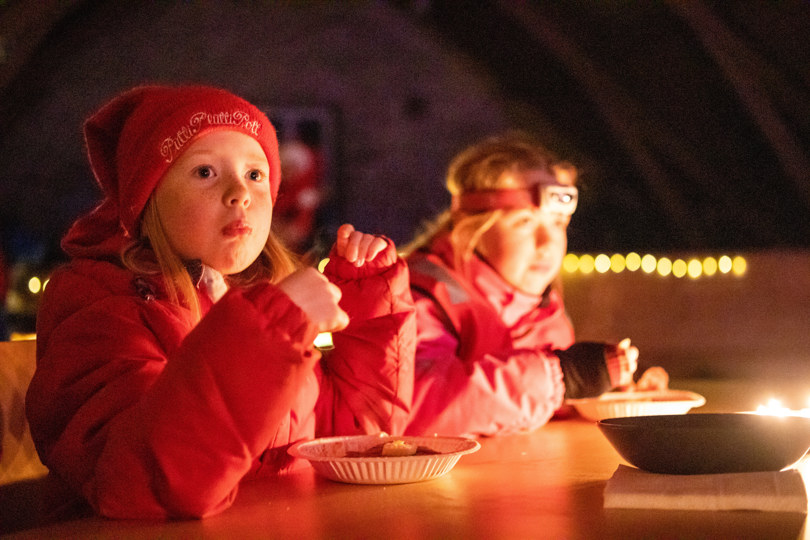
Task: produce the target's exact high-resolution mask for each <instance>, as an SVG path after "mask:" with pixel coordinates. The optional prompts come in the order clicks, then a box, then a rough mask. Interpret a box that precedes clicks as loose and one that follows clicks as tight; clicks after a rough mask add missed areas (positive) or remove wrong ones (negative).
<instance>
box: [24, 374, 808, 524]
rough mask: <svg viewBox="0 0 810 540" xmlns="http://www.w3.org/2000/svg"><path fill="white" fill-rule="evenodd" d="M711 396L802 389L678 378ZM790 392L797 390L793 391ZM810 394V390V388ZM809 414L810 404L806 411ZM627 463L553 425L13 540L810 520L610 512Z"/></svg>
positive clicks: (573, 427) (737, 407)
mask: <svg viewBox="0 0 810 540" xmlns="http://www.w3.org/2000/svg"><path fill="white" fill-rule="evenodd" d="M672 386H673V387H674V388H680V389H687V390H692V391H695V392H698V393H701V394H703V395H704V396H706V399H707V403H706V405H704V406H703V407H701V408H700V409H697V412H734V411H741V410H752V409H754V408H755V407H756V405H758V404H761V403H763V402H764V400H767V399H768V398H770V397H774V396H780V397H785V399H787V398H788V397H795V396H798V395H799V393H800V392H801V391H803V389H801V388H799V386H798V385H797V384H796V383H795V382H792V383H784V382H781V383H773V384H772V385H770V386H768V385H767V384H762V383H758V384H756V385H755V384H752V383H750V382H748V383H747V382H741V381H698V380H694V381H674V382H673V383H672ZM788 387H789V389H788ZM808 390H810V386H809V387H808ZM802 406H806V404H803V405H802ZM621 463H623V461H622V459H621V458H620V457H619V456H618V454H616V452H615V451H614V450H613V448H612V447H611V446H610V444H609V443H608V442H607V440H606V439H605V438H604V437H603V436H602V434H601V433H600V432H599V430H598V428H597V427H596V425H595V424H594V423H592V422H588V421H585V420H582V419H579V418H571V419H567V420H555V421H552V422H551V423H549V424H548V425H546V426H544V427H543V428H542V429H539V430H537V431H535V432H532V433H527V434H517V435H510V436H502V437H495V438H487V439H482V440H481V449H480V450H479V451H478V452H476V453H474V454H471V455H467V456H464V457H462V458H461V460H460V461H459V463H458V464H457V465H456V467H455V468H454V469H453V470H452V471H451V472H450V473H448V474H447V475H445V476H443V477H441V478H438V479H434V480H431V481H427V482H421V483H415V484H403V485H388V486H361V485H351V484H341V483H336V482H331V481H329V480H325V479H323V478H321V477H319V476H317V475H316V474H315V473H314V472H313V471H312V470H311V469H309V468H307V469H305V470H302V471H299V472H297V473H294V474H290V475H288V476H284V477H278V478H270V479H262V480H255V481H251V482H245V483H244V484H243V485H242V487H241V490H240V493H239V496H238V497H237V500H236V502H235V503H234V505H233V507H231V508H230V509H228V510H226V511H225V512H224V513H222V514H220V515H218V516H214V517H211V518H207V519H204V520H200V521H176V522H144V521H108V520H105V519H102V518H95V517H93V518H84V519H79V520H74V521H69V522H64V523H59V524H53V525H49V526H45V527H39V528H35V529H29V530H27V531H22V532H18V533H15V534H14V535H11V537H14V538H42V537H48V538H57V537H58V538H68V537H73V538H77V537H81V538H87V537H90V538H226V537H227V538H377V537H382V538H387V539H399V538H409V539H413V538H768V539H779V538H803V537H804V536H805V516H803V515H799V514H786V513H772V512H686V511H661V510H657V511H651V510H626V509H625V510H614V509H610V510H607V509H604V508H603V507H602V503H603V496H602V492H603V490H604V488H605V483H606V481H607V480H608V479H609V478H610V476H611V475H612V474H613V472H614V471H615V470H616V468H617V466H618V465H619V464H621Z"/></svg>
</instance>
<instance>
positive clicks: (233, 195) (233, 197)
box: [225, 176, 250, 206]
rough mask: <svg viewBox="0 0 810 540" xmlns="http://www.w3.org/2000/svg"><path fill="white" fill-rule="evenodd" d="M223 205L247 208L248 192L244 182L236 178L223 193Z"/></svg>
mask: <svg viewBox="0 0 810 540" xmlns="http://www.w3.org/2000/svg"><path fill="white" fill-rule="evenodd" d="M225 204H226V205H228V206H248V205H249V204H250V190H248V188H247V185H245V182H244V181H243V180H241V179H240V178H238V177H236V176H234V178H233V179H232V181H231V183H230V185H229V187H228V190H227V191H226V192H225Z"/></svg>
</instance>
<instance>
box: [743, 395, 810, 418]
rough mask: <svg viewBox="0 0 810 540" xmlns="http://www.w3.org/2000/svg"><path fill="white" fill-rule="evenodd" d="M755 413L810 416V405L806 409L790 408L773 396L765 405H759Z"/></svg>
mask: <svg viewBox="0 0 810 540" xmlns="http://www.w3.org/2000/svg"><path fill="white" fill-rule="evenodd" d="M754 413H755V414H761V415H764V416H801V417H804V418H810V407H806V408H804V409H790V408H789V407H785V406H784V405H782V402H781V401H779V400H778V399H773V398H772V399H769V400H768V403H766V404H765V405H760V406H758V407H757V410H756V411H754Z"/></svg>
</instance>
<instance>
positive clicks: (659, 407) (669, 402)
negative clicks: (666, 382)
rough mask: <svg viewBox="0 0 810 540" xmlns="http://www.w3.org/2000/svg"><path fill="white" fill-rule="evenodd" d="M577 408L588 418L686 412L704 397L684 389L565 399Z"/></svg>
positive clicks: (697, 405) (699, 403)
mask: <svg viewBox="0 0 810 540" xmlns="http://www.w3.org/2000/svg"><path fill="white" fill-rule="evenodd" d="M566 403H567V404H569V405H573V406H574V407H575V408H576V410H577V412H578V413H579V414H580V415H582V416H583V417H584V418H586V419H588V420H593V421H598V420H602V419H605V418H621V417H626V416H653V415H671V414H686V413H687V412H689V410H690V409H692V408H694V407H700V406H701V405H703V404H705V403H706V398H704V397H703V396H701V395H700V394H696V393H694V392H689V391H687V390H672V389H670V390H652V391H644V392H606V393H604V394H602V395H601V396H598V397H594V398H583V399H569V400H566Z"/></svg>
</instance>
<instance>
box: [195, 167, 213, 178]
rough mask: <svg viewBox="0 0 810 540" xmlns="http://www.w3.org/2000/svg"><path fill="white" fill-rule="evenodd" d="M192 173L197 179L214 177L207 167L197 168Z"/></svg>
mask: <svg viewBox="0 0 810 540" xmlns="http://www.w3.org/2000/svg"><path fill="white" fill-rule="evenodd" d="M194 173H195V175H196V176H197V177H198V178H211V177H212V176H213V175H214V171H213V170H211V167H209V166H208V165H201V166H200V167H197V168H196V169H195V170H194Z"/></svg>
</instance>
